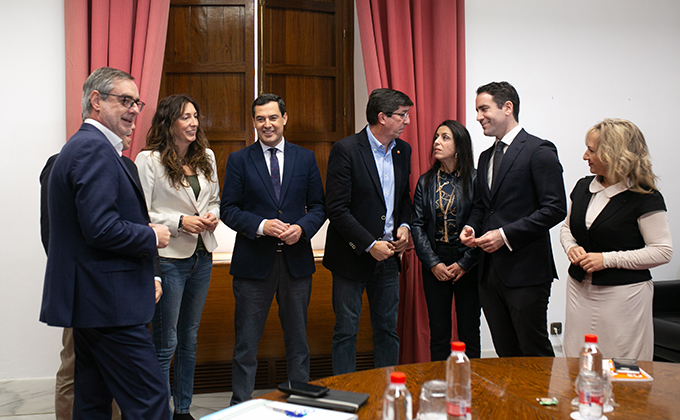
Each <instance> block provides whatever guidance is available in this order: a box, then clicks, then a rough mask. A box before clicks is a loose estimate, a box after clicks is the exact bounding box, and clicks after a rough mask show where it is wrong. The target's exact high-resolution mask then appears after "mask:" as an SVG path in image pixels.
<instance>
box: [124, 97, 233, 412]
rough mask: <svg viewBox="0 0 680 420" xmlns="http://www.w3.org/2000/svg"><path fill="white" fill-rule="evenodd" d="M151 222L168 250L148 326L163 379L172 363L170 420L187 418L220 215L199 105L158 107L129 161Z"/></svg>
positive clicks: (176, 100) (167, 102) (179, 102)
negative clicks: (163, 234)
mask: <svg viewBox="0 0 680 420" xmlns="http://www.w3.org/2000/svg"><path fill="white" fill-rule="evenodd" d="M135 163H136V164H137V167H138V168H139V177H140V179H141V182H142V187H143V188H144V196H145V198H146V205H147V207H148V208H149V216H150V218H151V221H152V223H159V224H163V225H165V226H167V227H168V228H169V229H170V233H171V237H170V243H169V245H168V246H167V247H166V248H163V249H160V250H159V254H160V257H161V258H160V259H161V269H162V271H163V279H162V280H163V296H162V297H161V299H160V301H159V302H158V304H157V305H156V312H155V313H154V317H153V320H152V321H151V326H152V336H153V342H154V345H155V346H156V354H157V356H158V360H159V362H160V365H161V370H162V371H163V373H164V374H165V376H166V378H168V393H169V392H170V381H169V373H170V363H171V361H172V357H173V355H174V356H175V369H174V378H173V387H172V388H173V392H172V394H173V395H172V396H173V401H174V406H175V407H174V414H173V419H193V417H192V416H191V414H190V413H189V407H190V406H191V399H192V395H193V387H194V367H195V365H196V335H197V333H198V325H199V323H200V320H201V314H202V312H203V305H204V304H205V299H206V296H207V295H208V286H209V284H210V273H211V271H212V251H213V250H214V249H215V248H216V247H217V241H216V240H215V235H214V234H213V232H214V231H215V228H216V227H217V223H218V219H219V214H220V213H219V212H220V195H219V190H220V186H219V183H218V181H217V166H216V164H215V155H214V153H213V152H212V150H210V149H208V140H207V139H206V137H205V134H204V133H203V130H202V129H201V126H200V124H199V113H198V105H197V104H196V102H195V101H194V100H193V99H192V98H191V97H189V96H187V95H171V96H168V97H167V98H164V99H163V100H161V102H160V103H159V104H158V110H157V111H156V114H155V115H154V117H153V121H152V123H151V129H150V130H149V133H148V135H147V137H146V147H145V148H144V150H142V151H141V152H140V153H139V155H137V159H136V161H135Z"/></svg>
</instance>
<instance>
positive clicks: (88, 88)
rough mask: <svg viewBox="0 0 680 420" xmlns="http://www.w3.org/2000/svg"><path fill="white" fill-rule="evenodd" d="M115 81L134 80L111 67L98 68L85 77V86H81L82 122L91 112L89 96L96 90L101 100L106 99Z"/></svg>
mask: <svg viewBox="0 0 680 420" xmlns="http://www.w3.org/2000/svg"><path fill="white" fill-rule="evenodd" d="M116 79H123V80H126V79H127V80H135V78H134V77H132V76H130V75H129V74H128V73H126V72H124V71H122V70H118V69H112V68H111V67H100V68H98V69H97V70H95V71H93V72H92V74H90V75H89V76H88V77H87V80H85V84H83V98H82V105H83V121H85V118H87V117H88V116H89V115H90V113H91V112H92V104H91V103H90V94H91V93H92V92H93V91H95V90H96V91H97V92H99V93H100V94H101V95H102V99H106V96H108V93H109V92H111V90H112V89H113V82H114V81H115V80H116Z"/></svg>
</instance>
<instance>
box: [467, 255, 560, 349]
mask: <svg viewBox="0 0 680 420" xmlns="http://www.w3.org/2000/svg"><path fill="white" fill-rule="evenodd" d="M492 259H493V255H488V254H487V255H486V256H485V262H484V267H483V268H484V273H483V275H482V277H481V281H480V283H479V298H480V301H481V302H482V307H483V308H484V315H485V316H486V320H487V322H488V324H489V330H491V337H492V339H493V345H494V348H495V349H496V354H498V356H499V357H522V356H527V357H540V356H545V357H553V356H555V353H554V351H553V348H552V344H551V343H550V338H549V336H548V325H547V324H548V318H547V316H548V300H549V299H550V286H551V285H552V282H547V283H542V284H538V285H534V286H523V287H507V286H506V285H504V284H503V282H502V280H501V278H500V277H499V276H500V275H502V273H497V272H496V270H495V269H494V268H493V262H492ZM480 269H481V268H480Z"/></svg>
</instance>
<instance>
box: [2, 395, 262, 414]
mask: <svg viewBox="0 0 680 420" xmlns="http://www.w3.org/2000/svg"><path fill="white" fill-rule="evenodd" d="M271 391H273V390H272V389H261V390H256V391H255V392H254V393H253V398H256V397H259V396H261V395H264V394H267V393H269V392H271ZM229 400H231V392H217V393H213V394H196V395H194V398H193V402H192V404H191V415H192V416H194V418H195V419H197V420H198V419H200V418H201V417H202V416H206V415H208V414H210V413H214V412H215V411H219V410H221V409H223V408H225V407H227V406H228V405H229ZM0 420H55V417H54V413H50V414H35V415H30V416H7V417H2V416H0Z"/></svg>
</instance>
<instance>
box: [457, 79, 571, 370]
mask: <svg viewBox="0 0 680 420" xmlns="http://www.w3.org/2000/svg"><path fill="white" fill-rule="evenodd" d="M476 109H477V121H479V123H480V124H481V125H482V129H483V130H484V135H486V136H490V137H494V138H495V142H494V145H493V146H492V147H490V148H489V149H487V150H485V151H484V152H482V154H481V156H480V157H479V165H478V166H477V189H476V196H475V204H474V207H473V209H472V213H471V214H470V217H469V218H468V221H467V224H468V226H465V227H464V228H463V231H462V232H461V235H460V239H461V242H462V243H463V244H465V245H466V246H469V247H474V246H477V247H480V248H481V249H482V250H483V251H484V252H483V253H482V256H481V260H480V267H481V269H480V270H479V273H480V283H479V298H480V301H481V304H482V307H483V308H484V315H485V316H486V320H487V321H488V324H489V329H490V330H491V336H492V338H493V343H494V347H495V349H496V353H497V354H498V356H500V357H519V356H554V352H553V349H552V345H551V344H550V339H549V336H548V330H547V309H548V300H549V298H550V286H551V284H552V280H553V279H554V278H557V270H556V268H555V262H554V260H553V253H552V247H551V245H550V232H549V231H550V228H551V227H553V226H555V225H556V224H557V223H559V222H560V221H562V220H563V219H564V218H565V216H566V214H567V205H566V196H565V193H564V181H563V179H562V165H561V164H560V161H559V159H558V158H557V149H556V148H555V145H554V144H552V143H551V142H549V141H547V140H542V139H540V138H538V137H535V136H532V135H531V134H529V133H527V132H526V131H525V130H524V129H523V128H522V126H520V125H519V95H518V94H517V91H516V90H515V88H514V87H513V86H512V85H511V84H509V83H508V82H493V83H489V84H487V85H484V86H481V87H480V88H479V89H477V99H476Z"/></svg>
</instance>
